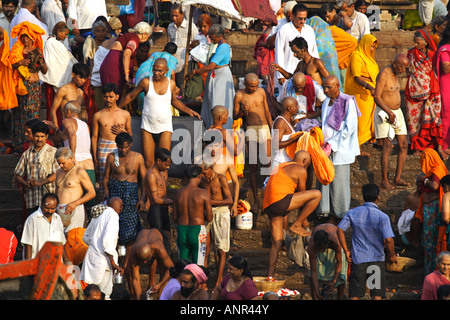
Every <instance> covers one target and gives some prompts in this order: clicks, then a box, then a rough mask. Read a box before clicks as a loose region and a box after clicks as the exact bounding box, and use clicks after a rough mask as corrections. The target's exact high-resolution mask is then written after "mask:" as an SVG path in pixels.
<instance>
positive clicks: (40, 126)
mask: <svg viewBox="0 0 450 320" xmlns="http://www.w3.org/2000/svg"><path fill="white" fill-rule="evenodd" d="M31 132H33V135H35V134H36V133H38V132H41V133H45V134H47V135H48V134H49V133H50V128H49V127H48V125H47V124H46V123H45V122H42V121H39V122H36V123H35V124H34V125H33V127H32V128H31Z"/></svg>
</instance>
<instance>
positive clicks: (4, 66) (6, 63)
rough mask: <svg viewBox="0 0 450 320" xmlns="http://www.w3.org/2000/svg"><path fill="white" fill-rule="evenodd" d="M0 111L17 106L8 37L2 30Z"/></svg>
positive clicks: (0, 48)
mask: <svg viewBox="0 0 450 320" xmlns="http://www.w3.org/2000/svg"><path fill="white" fill-rule="evenodd" d="M0 55H1V58H0V59H1V60H0V87H1V88H2V90H0V110H9V109H12V108H15V107H18V106H19V103H18V101H17V95H16V87H15V85H14V81H13V73H14V71H13V68H12V64H11V61H10V60H9V56H10V51H9V36H8V32H6V31H5V30H3V44H2V46H1V47H0Z"/></svg>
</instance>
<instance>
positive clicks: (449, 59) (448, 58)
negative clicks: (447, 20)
mask: <svg viewBox="0 0 450 320" xmlns="http://www.w3.org/2000/svg"><path fill="white" fill-rule="evenodd" d="M439 45H440V48H439V50H438V52H437V53H436V73H437V76H438V79H439V87H440V88H442V89H444V88H445V89H446V88H450V27H447V28H445V30H444V32H443V34H442V39H441V42H440V44H439ZM441 119H442V137H443V141H442V149H443V150H444V151H445V153H447V154H448V155H450V134H449V130H450V90H441Z"/></svg>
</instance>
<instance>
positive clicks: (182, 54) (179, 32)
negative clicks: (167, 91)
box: [167, 19, 198, 73]
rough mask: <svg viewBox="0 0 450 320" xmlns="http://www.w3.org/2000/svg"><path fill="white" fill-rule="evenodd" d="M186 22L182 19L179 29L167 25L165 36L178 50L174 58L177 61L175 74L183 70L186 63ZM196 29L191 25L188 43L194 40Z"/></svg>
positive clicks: (173, 24) (173, 25)
mask: <svg viewBox="0 0 450 320" xmlns="http://www.w3.org/2000/svg"><path fill="white" fill-rule="evenodd" d="M188 27H189V25H188V21H187V20H186V19H183V22H182V23H181V24H180V26H179V27H177V25H176V24H175V23H173V22H172V23H171V24H169V26H168V27H167V34H168V36H169V41H170V42H174V43H175V44H176V45H177V46H178V48H177V52H176V53H175V58H177V60H178V64H177V67H176V69H175V73H178V72H180V71H181V70H183V68H184V64H185V62H186V44H187V36H188ZM197 33H198V29H197V26H196V25H195V24H194V23H192V30H191V39H190V41H189V43H190V42H191V41H192V40H194V37H195V36H196V35H197Z"/></svg>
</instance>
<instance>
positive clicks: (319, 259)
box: [308, 223, 347, 300]
mask: <svg viewBox="0 0 450 320" xmlns="http://www.w3.org/2000/svg"><path fill="white" fill-rule="evenodd" d="M328 249H330V250H333V251H334V255H333V254H331V257H333V256H334V257H333V260H331V261H329V258H330V253H329V252H327V251H328ZM308 255H309V265H310V270H311V295H312V297H313V299H314V300H323V299H324V297H323V296H322V293H321V292H320V291H319V290H320V288H319V280H322V281H326V282H327V284H326V286H327V287H328V290H325V292H324V293H329V292H331V291H332V290H333V289H334V288H337V297H338V300H342V299H343V298H344V290H345V284H346V280H347V259H342V257H345V255H342V248H341V245H340V243H339V239H338V237H337V226H336V225H334V224H332V223H322V224H320V225H318V226H317V227H315V228H314V230H313V231H312V233H311V240H310V241H309V243H308ZM328 265H330V267H328V268H332V267H331V266H333V265H334V275H333V274H332V273H331V270H328V268H327V266H328ZM319 267H320V270H323V269H325V270H324V272H325V273H326V275H329V276H330V277H331V276H332V277H333V278H332V279H331V280H330V279H329V278H328V279H324V278H323V277H321V275H322V276H323V274H320V273H319V271H318V270H319Z"/></svg>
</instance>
